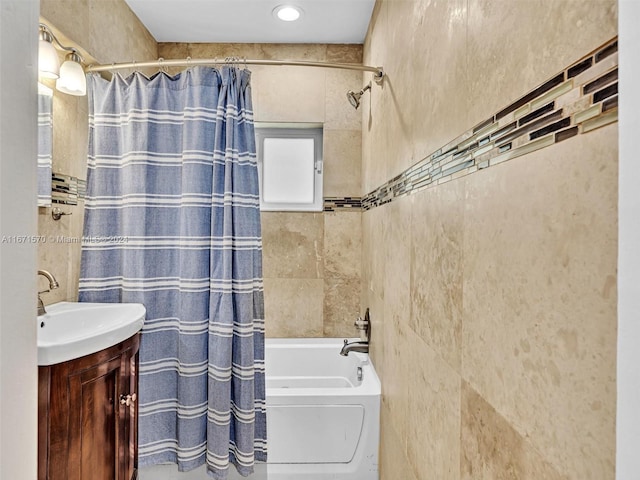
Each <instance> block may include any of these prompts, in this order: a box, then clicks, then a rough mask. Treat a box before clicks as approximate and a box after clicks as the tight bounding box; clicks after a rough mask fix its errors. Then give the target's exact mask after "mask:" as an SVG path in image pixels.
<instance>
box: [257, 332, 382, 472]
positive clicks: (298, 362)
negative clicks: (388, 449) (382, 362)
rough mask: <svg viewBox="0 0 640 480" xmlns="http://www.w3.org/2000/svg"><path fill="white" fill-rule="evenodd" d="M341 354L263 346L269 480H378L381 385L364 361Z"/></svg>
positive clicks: (318, 345) (293, 343)
mask: <svg viewBox="0 0 640 480" xmlns="http://www.w3.org/2000/svg"><path fill="white" fill-rule="evenodd" d="M341 347H342V339H268V340H267V352H266V371H267V443H268V449H269V450H268V462H267V471H268V476H269V480H299V479H301V478H304V479H305V480H343V479H344V480H378V443H379V437H380V428H379V425H380V380H379V379H378V376H377V375H376V372H375V370H374V369H373V366H372V365H371V362H370V361H369V356H368V355H366V354H363V353H353V352H352V353H350V354H349V356H348V357H343V356H341V355H340V354H339V352H340V348H341ZM358 368H360V369H361V371H362V379H361V380H360V379H358Z"/></svg>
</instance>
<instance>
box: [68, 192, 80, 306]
mask: <svg viewBox="0 0 640 480" xmlns="http://www.w3.org/2000/svg"><path fill="white" fill-rule="evenodd" d="M65 210H69V211H70V212H71V213H72V214H73V215H72V216H71V217H69V235H70V237H71V238H73V239H74V240H81V239H82V233H83V231H82V229H83V225H84V201H79V202H78V205H74V206H69V207H68V208H65ZM81 253H82V243H81V242H80V241H77V242H76V241H74V242H72V243H70V244H69V269H68V284H67V300H68V301H70V302H76V301H78V282H79V280H80V257H81Z"/></svg>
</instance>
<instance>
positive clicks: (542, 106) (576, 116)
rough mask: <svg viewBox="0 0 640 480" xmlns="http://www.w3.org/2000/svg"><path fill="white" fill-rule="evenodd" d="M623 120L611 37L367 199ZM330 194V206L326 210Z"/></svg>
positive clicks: (368, 203)
mask: <svg viewBox="0 0 640 480" xmlns="http://www.w3.org/2000/svg"><path fill="white" fill-rule="evenodd" d="M617 121H618V40H617V38H615V39H613V40H611V41H609V42H607V43H606V44H605V45H603V46H602V47H600V48H598V49H597V50H595V51H594V52H592V53H591V54H589V55H587V56H586V57H585V58H582V59H581V60H579V61H578V62H576V63H574V64H573V65H571V66H570V67H568V68H567V69H565V70H564V71H562V72H561V73H559V74H557V75H556V76H554V77H553V78H551V79H550V80H548V81H547V82H545V83H543V84H542V85H540V86H539V87H537V88H535V89H534V90H532V91H531V92H529V93H527V94H526V95H524V96H522V97H521V98H519V99H518V100H516V101H515V102H513V103H511V104H510V105H508V106H507V107H505V108H503V109H502V110H500V111H499V112H497V113H496V114H495V115H493V116H491V117H490V118H488V119H487V120H485V121H484V122H481V123H480V124H479V125H476V126H475V127H474V128H473V129H471V130H469V131H467V132H465V133H463V134H462V135H460V136H459V137H458V138H456V139H455V140H453V141H452V142H449V143H448V144H447V145H444V146H443V147H442V148H440V149H439V150H437V151H436V152H434V153H433V154H431V155H429V156H428V157H426V158H424V159H422V160H421V161H419V162H418V163H416V164H415V165H413V166H412V167H410V168H408V169H407V170H405V171H404V172H402V173H401V174H400V175H398V176H396V177H395V178H392V179H391V180H389V181H388V182H387V183H385V184H384V185H381V186H380V187H378V188H377V189H376V190H374V191H372V192H370V193H369V194H367V195H366V196H364V197H363V198H362V208H363V209H364V210H370V209H372V208H374V207H378V206H380V205H384V204H385V203H389V202H391V201H393V200H394V199H396V198H398V197H402V196H404V195H410V194H412V193H417V192H419V191H421V190H424V189H426V188H430V187H433V186H435V185H440V184H442V183H446V182H449V181H451V180H455V179H457V178H460V177H464V176H465V175H469V174H472V173H474V172H477V171H479V170H483V169H486V168H489V167H492V166H494V165H498V164H500V163H502V162H505V161H507V160H511V159H513V158H517V157H519V156H522V155H526V154H528V153H531V152H533V151H535V150H539V149H541V148H544V147H548V146H550V145H553V144H555V143H558V142H561V141H563V140H566V139H567V138H571V137H573V136H575V135H579V134H584V133H588V132H590V131H592V130H595V129H596V128H600V127H602V126H604V125H608V124H610V123H614V122H617ZM326 205H327V203H326V199H325V210H326Z"/></svg>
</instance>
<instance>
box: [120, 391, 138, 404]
mask: <svg viewBox="0 0 640 480" xmlns="http://www.w3.org/2000/svg"><path fill="white" fill-rule="evenodd" d="M137 398H138V396H137V395H136V394H135V393H134V394H131V395H120V405H126V406H127V407H130V406H131V405H133V404H134V403H136V399H137Z"/></svg>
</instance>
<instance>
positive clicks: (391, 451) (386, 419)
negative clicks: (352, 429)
mask: <svg viewBox="0 0 640 480" xmlns="http://www.w3.org/2000/svg"><path fill="white" fill-rule="evenodd" d="M379 462H380V465H379V470H380V480H400V479H401V480H418V477H416V476H415V475H414V473H413V470H412V469H411V467H410V466H409V461H408V460H407V455H406V452H405V449H404V439H403V437H402V436H401V434H400V433H398V432H397V431H396V429H395V425H394V423H393V421H392V419H391V415H390V413H389V410H388V409H387V408H381V409H380V458H379Z"/></svg>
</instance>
